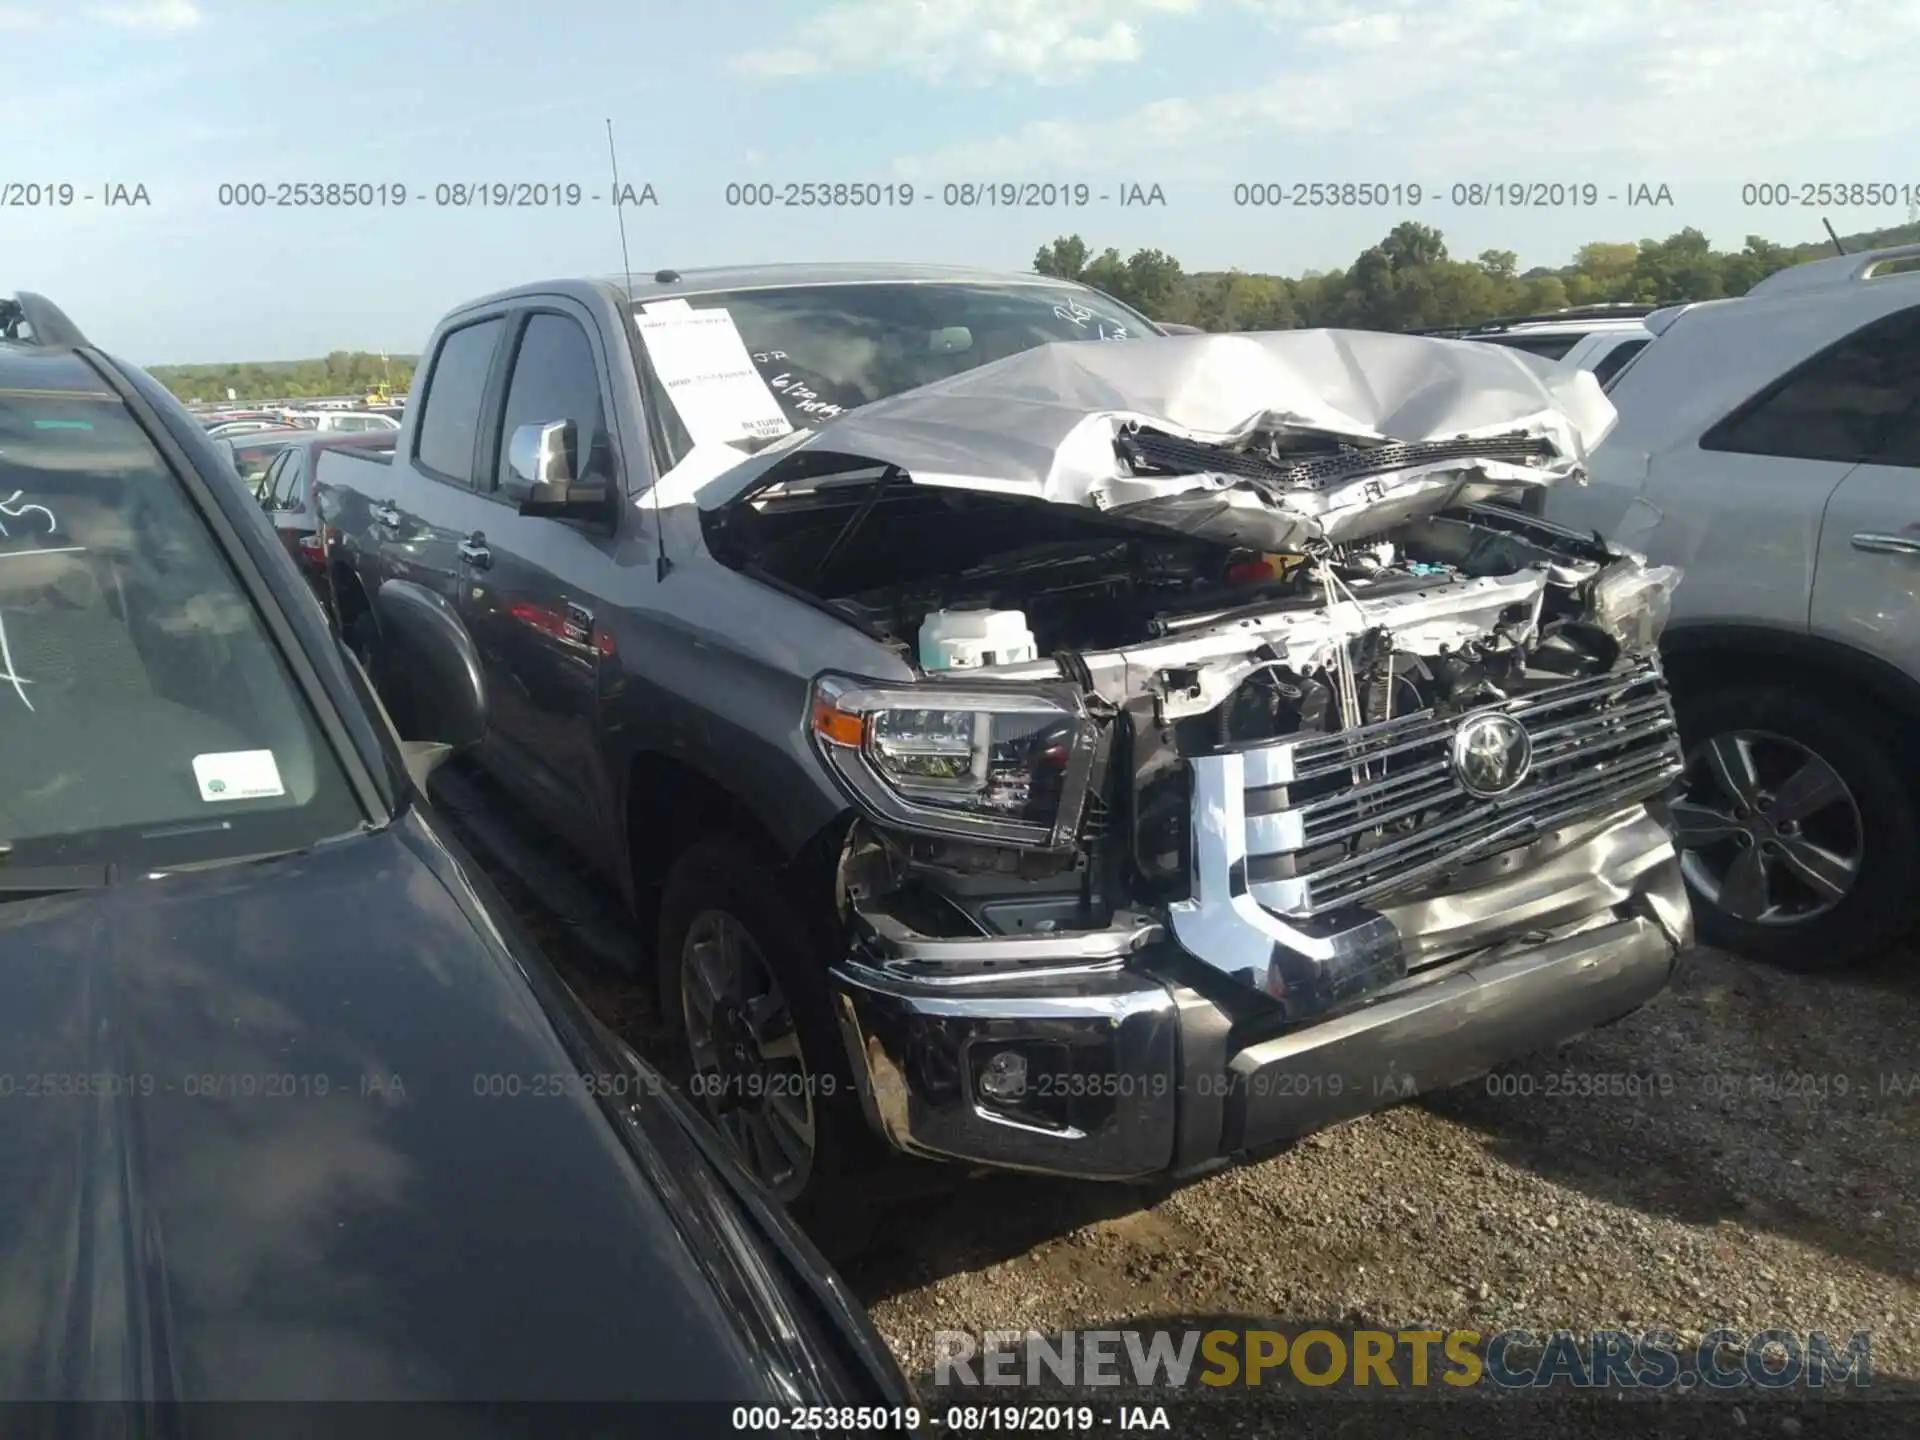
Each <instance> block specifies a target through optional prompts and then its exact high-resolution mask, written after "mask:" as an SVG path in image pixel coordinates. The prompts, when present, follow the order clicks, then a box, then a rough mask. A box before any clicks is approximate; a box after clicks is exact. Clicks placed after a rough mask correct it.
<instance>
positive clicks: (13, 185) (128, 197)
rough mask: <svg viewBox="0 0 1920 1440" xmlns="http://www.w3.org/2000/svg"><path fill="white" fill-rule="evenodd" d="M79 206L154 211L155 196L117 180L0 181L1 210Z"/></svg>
mask: <svg viewBox="0 0 1920 1440" xmlns="http://www.w3.org/2000/svg"><path fill="white" fill-rule="evenodd" d="M75 205H101V206H106V207H127V206H137V207H140V208H143V209H150V208H151V207H152V205H153V197H152V196H151V195H149V194H148V193H147V187H146V186H144V185H128V184H125V183H123V182H121V181H117V180H112V181H104V182H102V183H100V184H96V185H77V184H75V183H74V182H73V181H71V180H0V209H3V210H69V209H72V208H73V207H74V206H75Z"/></svg>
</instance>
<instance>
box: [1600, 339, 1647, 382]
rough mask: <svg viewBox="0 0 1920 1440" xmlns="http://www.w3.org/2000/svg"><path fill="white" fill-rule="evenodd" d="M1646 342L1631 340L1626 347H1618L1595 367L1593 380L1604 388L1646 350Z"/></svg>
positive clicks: (1604, 356) (1609, 352) (1610, 351)
mask: <svg viewBox="0 0 1920 1440" xmlns="http://www.w3.org/2000/svg"><path fill="white" fill-rule="evenodd" d="M1646 344H1647V342H1646V341H1644V340H1629V341H1627V342H1626V343H1625V344H1624V345H1616V346H1614V347H1613V349H1611V350H1609V351H1608V352H1607V353H1606V354H1605V355H1603V356H1601V357H1600V363H1599V364H1598V365H1596V366H1594V367H1593V378H1594V379H1596V380H1598V381H1599V382H1600V383H1601V384H1602V385H1603V386H1604V385H1605V384H1606V383H1607V382H1608V381H1609V380H1611V379H1613V377H1614V376H1616V375H1618V374H1619V373H1620V367H1621V366H1623V365H1625V364H1626V363H1627V361H1629V360H1631V359H1632V358H1633V357H1634V356H1636V355H1638V354H1639V353H1640V352H1641V351H1642V350H1643V349H1645V348H1646Z"/></svg>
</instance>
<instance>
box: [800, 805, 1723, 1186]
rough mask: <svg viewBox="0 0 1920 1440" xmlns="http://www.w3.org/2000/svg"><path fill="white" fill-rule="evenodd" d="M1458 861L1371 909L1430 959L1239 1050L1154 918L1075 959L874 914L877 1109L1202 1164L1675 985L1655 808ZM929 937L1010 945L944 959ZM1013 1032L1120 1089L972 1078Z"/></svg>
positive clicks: (1137, 1174) (907, 1147)
mask: <svg viewBox="0 0 1920 1440" xmlns="http://www.w3.org/2000/svg"><path fill="white" fill-rule="evenodd" d="M1543 847H1544V853H1543ZM1466 878H1467V879H1468V880H1469V881H1473V882H1477V883H1473V884H1471V886H1470V888H1467V889H1464V890H1456V891H1454V892H1453V893H1450V894H1447V895H1439V896H1431V897H1427V898H1424V899H1420V900H1415V901H1408V902H1405V903H1404V904H1403V905H1402V906H1400V907H1398V908H1397V909H1396V910H1395V911H1394V912H1391V913H1390V914H1381V915H1378V916H1376V917H1375V919H1376V920H1377V922H1378V923H1379V924H1380V925H1383V926H1384V927H1385V933H1386V935H1387V936H1390V937H1391V940H1392V943H1393V945H1394V947H1395V948H1394V954H1395V955H1396V956H1397V957H1398V959H1397V961H1396V963H1397V964H1398V965H1399V967H1400V968H1401V969H1402V971H1403V972H1404V970H1405V965H1406V957H1407V956H1408V955H1411V956H1413V957H1415V964H1416V965H1417V966H1418V967H1419V968H1416V969H1414V970H1413V971H1412V972H1411V973H1402V975H1401V976H1400V978H1399V979H1397V980H1395V981H1393V982H1391V983H1389V984H1387V985H1384V986H1381V987H1379V988H1376V989H1372V990H1369V991H1368V992H1367V993H1366V994H1365V995H1363V996H1361V997H1360V998H1358V999H1356V1000H1353V1001H1351V1002H1350V1003H1349V1004H1348V1005H1347V1006H1346V1007H1345V1008H1344V1009H1342V1010H1340V1011H1338V1012H1336V1013H1334V1014H1332V1015H1331V1016H1326V1015H1321V1016H1318V1017H1316V1018H1312V1019H1309V1020H1307V1021H1304V1022H1299V1023H1295V1024H1294V1025H1292V1026H1291V1027H1290V1028H1288V1029H1287V1030H1286V1031H1285V1032H1284V1033H1281V1034H1278V1035H1271V1036H1269V1037H1268V1038H1265V1039H1261V1040H1258V1041H1256V1042H1254V1043H1252V1044H1250V1045H1247V1046H1245V1047H1243V1048H1242V1049H1240V1050H1239V1051H1238V1052H1235V1051H1233V1050H1232V1048H1231V1047H1230V1046H1229V1044H1228V1037H1229V1035H1230V1034H1231V1032H1232V1028H1233V1027H1232V1021H1231V1018H1230V1017H1229V1015H1228V1013H1227V1011H1226V1009H1225V1008H1223V1007H1222V1006H1221V1005H1220V1004H1218V1003H1216V1002H1215V1001H1214V1000H1212V999H1209V998H1208V997H1207V996H1206V995H1203V994H1201V993H1200V992H1199V991H1197V990H1195V989H1193V988H1191V987H1189V986H1187V985H1184V984H1180V983H1177V982H1175V981H1173V980H1171V979H1169V978H1166V977H1170V976H1172V975H1175V974H1180V973H1191V970H1190V968H1189V970H1187V971H1184V972H1183V971H1182V970H1181V969H1180V968H1179V967H1180V966H1181V965H1189V966H1190V962H1188V961H1185V960H1184V959H1183V958H1182V957H1181V955H1180V953H1179V952H1180V947H1179V946H1178V945H1176V943H1175V941H1174V940H1173V939H1169V938H1166V937H1165V935H1164V934H1163V933H1161V932H1159V930H1158V927H1156V926H1155V925H1153V924H1152V922H1149V921H1145V920H1143V919H1141V918H1139V917H1128V918H1125V919H1123V920H1122V921H1120V922H1119V923H1117V924H1116V926H1115V927H1113V928H1111V929H1108V930H1102V931H1097V932H1091V933H1089V934H1086V935H1083V936H1080V937H1078V938H1079V939H1080V940H1081V941H1082V942H1083V949H1082V952H1081V953H1082V958H1081V960H1080V961H1079V962H1078V963H1074V962H1072V961H1070V960H1069V959H1068V958H1067V957H1068V953H1069V952H1070V951H1072V949H1073V945H1072V943H1071V942H1072V941H1073V939H1074V938H1075V937H1072V936H1069V935H1061V934H1052V933H1049V934H1045V935H1037V936H1036V935H1019V936H995V937H981V939H979V940H977V941H962V942H955V941H946V940H929V939H928V938H927V937H917V936H915V935H914V934H913V933H912V932H911V931H909V930H906V929H905V927H903V926H900V925H899V924H898V922H897V921H891V920H887V921H883V923H881V924H879V925H875V924H872V923H865V924H863V925H862V926H860V927H859V931H858V933H859V934H860V936H861V939H860V942H859V944H858V945H857V946H856V948H855V949H854V951H853V953H852V954H850V955H849V956H848V957H847V958H846V959H845V960H843V961H842V962H841V963H840V964H839V965H837V966H835V967H834V969H833V973H832V983H833V991H834V998H835V1007H836V1010H837V1014H838V1019H839V1022H840V1026H841V1030H842V1034H843V1037H844V1039H845V1042H846V1045H847V1052H848V1056H849V1059H850V1061H851V1063H852V1067H853V1073H854V1076H855V1079H856V1082H857V1084H858V1087H859V1090H860V1094H861V1100H862V1103H863V1105H864V1106H865V1108H866V1112H867V1117H868V1119H869V1121H870V1123H871V1124H872V1125H873V1127H874V1128H875V1129H876V1130H877V1131H878V1132H879V1133H880V1134H881V1135H882V1136H883V1137H885V1138H886V1139H887V1140H888V1141H889V1142H890V1143H892V1144H893V1145H894V1146H895V1147H896V1148H898V1149H900V1150H902V1151H905V1152H907V1153H910V1154H915V1155H922V1156H927V1157H931V1158H938V1159H947V1160H957V1161H964V1162H970V1163H974V1164H981V1165H992V1166H999V1167H1005V1168H1009V1169H1018V1170H1031V1171H1039V1172H1043V1173H1048V1174H1055V1175H1066V1176H1074V1177H1079V1178H1084V1179H1109V1180H1118V1179H1140V1178H1146V1177H1148V1176H1151V1175H1155V1174H1160V1173H1168V1172H1171V1173H1176V1174H1186V1173H1191V1172H1194V1171H1197V1170H1202V1169H1205V1168H1207V1167H1208V1166H1210V1165H1212V1164H1215V1163H1218V1162H1219V1161H1220V1160H1221V1159H1223V1158H1226V1157H1231V1156H1232V1155H1234V1154H1236V1153H1239V1152H1243V1151H1246V1150H1257V1149H1260V1148H1263V1147H1265V1146H1267V1145H1270V1144H1273V1143H1276V1142H1278V1141H1282V1140H1285V1139H1287V1138H1289V1137H1292V1136H1295V1135H1300V1134H1304V1133H1306V1132H1308V1131H1311V1130H1314V1129H1317V1128H1319V1127H1321V1126H1323V1125H1328V1124H1332V1123H1335V1122H1337V1121H1340V1120H1344V1119H1350V1118H1353V1117H1354V1116H1357V1115H1360V1114H1364V1113H1366V1112H1368V1111H1371V1110H1376V1109H1380V1108H1382V1107H1384V1106H1386V1105H1390V1104H1393V1103H1397V1102H1398V1101H1401V1100H1404V1099H1406V1098H1408V1097H1409V1096H1411V1095H1414V1094H1418V1093H1420V1092H1422V1091H1425V1090H1428V1089H1432V1088H1435V1087H1438V1086H1443V1085H1448V1084H1453V1083H1458V1082H1459V1081H1462V1080H1468V1079H1472V1078H1473V1077H1474V1076H1476V1075H1479V1074H1483V1073H1485V1072H1486V1071H1488V1070H1490V1069H1492V1068H1493V1067H1495V1066H1497V1065H1500V1064H1502V1063H1504V1062H1506V1061H1508V1060H1512V1059H1515V1058H1517V1057H1519V1056H1521V1055H1525V1054H1528V1053H1530V1052H1532V1051H1536V1050H1540V1049H1544V1048H1547V1047H1551V1046H1555V1045H1558V1044H1561V1043H1564V1042H1565V1041H1566V1040H1568V1039H1570V1038H1572V1037H1573V1036H1575V1035H1577V1034H1579V1033H1581V1032H1582V1031H1585V1030H1589V1029H1591V1028H1593V1027H1594V1026H1597V1025H1602V1024H1605V1023H1607V1022H1609V1021H1612V1020H1616V1019H1619V1018H1620V1017H1622V1016H1624V1015H1626V1014H1628V1013H1630V1012H1631V1011H1632V1010H1634V1009H1636V1008H1637V1007H1639V1006H1640V1005H1642V1004H1644V1003H1645V1002H1646V1001H1647V1000H1649V999H1651V998H1652V997H1653V996H1654V995H1656V994H1657V993H1658V992H1659V991H1660V990H1661V988H1662V987H1664V986H1665V985H1666V984H1667V982H1668V980H1669V979H1670V978H1671V975H1672V972H1673V968H1674V965H1675V963H1676V957H1677V955H1678V953H1679V952H1680V951H1681V950H1683V949H1685V948H1686V946H1687V945H1689V944H1690V943H1691V941H1692V934H1693V930H1692V915H1691V911H1690V910H1689V908H1688V903H1687V896H1686V889H1685V885H1684V883H1683V881H1682V879H1681V876H1680V868H1679V863H1678V860H1677V859H1676V858H1675V856H1674V852H1673V848H1672V845H1671V843H1670V842H1669V841H1668V839H1667V836H1666V832H1665V830H1664V829H1663V828H1662V827H1661V825H1660V823H1659V821H1658V820H1656V819H1655V818H1654V817H1653V816H1652V815H1650V814H1649V813H1648V812H1647V811H1646V810H1645V809H1644V808H1642V807H1637V806H1636V807H1633V808H1632V809H1631V810H1629V811H1623V812H1621V813H1619V814H1616V815H1613V816H1609V817H1605V818H1603V819H1600V820H1596V821H1592V822H1589V823H1587V824H1584V825H1582V826H1580V827H1578V828H1577V829H1573V830H1570V831H1567V832H1556V833H1555V834H1554V835H1551V836H1549V837H1546V838H1545V839H1543V840H1542V841H1541V842H1540V844H1539V845H1538V846H1534V847H1529V848H1528V850H1527V851H1525V852H1517V853H1515V854H1511V855H1508V856H1504V857H1495V858H1494V859H1493V860H1490V861H1488V862H1486V863H1485V865H1484V866H1482V867H1480V868H1479V869H1478V870H1477V871H1476V873H1474V874H1472V875H1470V876H1468V877H1466ZM1262 913H1265V912H1262ZM1270 918H1271V917H1270ZM865 919H866V920H867V921H868V922H871V920H872V919H873V917H872V916H867V917H865ZM1276 923H1283V922H1276ZM1174 928H1175V931H1176V934H1177V933H1178V928H1179V927H1178V926H1177V925H1176V926H1175V927H1174ZM1403 931H1404V933H1405V934H1407V935H1408V936H1409V937H1411V942H1410V943H1409V944H1407V945H1406V946H1405V947H1404V949H1403V948H1402V946H1401V941H1400V937H1401V935H1402V933H1403ZM1522 932H1524V933H1522ZM1429 935H1431V937H1433V938H1431V939H1430V940H1429V939H1428V938H1426V937H1428V936H1429ZM1307 938H1308V940H1309V941H1312V942H1315V943H1320V944H1322V945H1323V946H1332V945H1336V944H1337V943H1338V941H1337V938H1336V939H1328V938H1327V937H1312V936H1309V937H1307ZM1036 942H1038V944H1037V948H1036ZM1260 943H1261V948H1262V952H1263V953H1266V952H1270V951H1271V949H1272V944H1271V940H1270V939H1269V938H1266V937H1265V936H1264V935H1263V936H1262V937H1261V941H1260ZM928 945H933V946H944V945H961V946H966V947H971V948H970V949H968V950H967V951H966V952H965V954H966V957H967V958H969V959H971V958H975V957H977V955H978V954H979V953H980V950H981V949H982V948H983V947H984V948H985V949H987V950H990V951H991V952H992V954H993V956H994V957H995V958H996V959H997V960H1002V961H1005V962H1007V963H1006V964H1005V965H1004V966H1003V967H1001V968H996V969H992V970H987V971H981V970H977V969H975V970H972V971H967V970H961V971H959V972H957V973H953V974H947V975H941V974H938V973H935V962H933V961H931V960H930V959H929V958H928V957H929V956H930V955H932V954H937V953H942V952H939V951H929V950H928V949H927V948H925V947H926V946H928ZM1436 949H1451V950H1454V951H1456V952H1459V951H1464V953H1455V954H1454V957H1453V958H1452V959H1446V958H1439V959H1435V958H1433V952H1434V951H1435V950H1436ZM1023 962H1026V963H1023ZM1209 988H1213V987H1209ZM1275 1014H1276V1019H1278V1017H1279V1016H1280V1014H1281V1011H1280V1010H1278V1009H1276V1011H1275ZM1011 1047H1041V1048H1042V1049H1045V1047H1055V1050H1056V1051H1057V1050H1059V1049H1060V1048H1062V1047H1063V1048H1064V1049H1065V1050H1067V1051H1071V1052H1072V1053H1073V1054H1075V1055H1077V1056H1079V1057H1081V1059H1082V1060H1083V1061H1085V1062H1086V1066H1085V1068H1084V1069H1082V1070H1081V1072H1080V1073H1083V1074H1087V1075H1091V1076H1092V1077H1094V1079H1095V1081H1096V1082H1097V1083H1098V1084H1100V1085H1103V1086H1104V1087H1105V1088H1106V1090H1107V1092H1108V1098H1109V1099H1110V1100H1111V1101H1112V1103H1111V1104H1110V1105H1107V1106H1105V1107H1104V1108H1099V1107H1096V1108H1098V1114H1097V1115H1096V1116H1095V1118H1094V1120H1093V1121H1092V1122H1090V1123H1085V1124H1071V1123H1069V1124H1058V1123H1048V1124H1036V1123H1029V1122H1028V1121H1025V1120H1022V1119H1020V1118H1018V1117H1016V1116H1013V1115H1010V1114H1008V1113H1004V1112H1005V1107H1004V1106H1001V1107H998V1108H996V1107H995V1106H994V1105H992V1104H990V1103H987V1102H986V1101H985V1100H983V1094H982V1091H981V1089H980V1086H979V1076H980V1072H981V1068H982V1066H983V1065H984V1064H985V1062H986V1060H987V1058H989V1057H990V1056H991V1055H992V1054H993V1053H994V1052H995V1051H997V1050H1000V1049H1005V1048H1011ZM1050 1053H1051V1052H1050Z"/></svg>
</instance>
